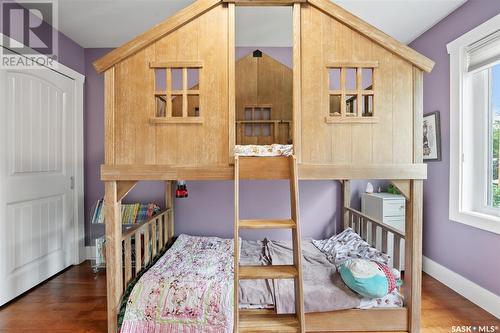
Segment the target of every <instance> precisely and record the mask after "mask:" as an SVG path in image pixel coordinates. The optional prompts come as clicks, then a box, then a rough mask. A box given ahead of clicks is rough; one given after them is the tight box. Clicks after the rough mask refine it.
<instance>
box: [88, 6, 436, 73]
mask: <svg viewBox="0 0 500 333" xmlns="http://www.w3.org/2000/svg"><path fill="white" fill-rule="evenodd" d="M228 2H230V3H236V4H242V5H244V4H247V5H256V6H262V5H289V4H293V3H309V4H310V5H312V6H314V7H316V8H318V9H320V10H321V11H323V12H325V13H326V14H328V15H330V16H332V17H333V18H335V19H336V20H338V21H340V22H342V23H343V24H345V25H346V26H348V27H350V28H351V29H353V30H356V31H357V32H358V33H360V34H362V35H364V36H365V37H367V38H369V39H371V40H372V41H373V42H375V43H377V44H379V45H381V46H382V47H384V48H386V49H387V50H389V51H391V52H393V53H394V54H397V55H399V56H400V57H401V58H403V59H405V60H406V61H408V62H410V63H412V64H414V65H415V66H416V67H418V68H420V69H422V70H424V71H426V72H430V71H431V70H432V68H433V67H434V62H433V61H432V60H430V59H429V58H427V57H425V56H424V55H422V54H420V53H418V52H417V51H415V50H413V49H412V48H410V47H408V46H406V45H405V44H403V43H401V42H399V41H397V40H396V39H394V38H392V37H391V36H389V35H387V34H385V33H383V32H382V31H380V30H378V29H377V28H375V27H374V26H372V25H370V24H368V23H366V22H365V21H363V20H362V19H360V18H359V17H357V16H355V15H353V14H351V13H350V12H348V11H347V10H345V9H343V8H342V7H340V6H338V5H335V4H334V3H332V2H331V1H330V0H197V1H196V2H194V3H192V4H191V5H189V6H187V7H186V8H184V9H182V10H181V11H179V12H177V13H176V14H174V15H173V16H171V17H169V18H167V19H166V20H165V21H163V22H161V23H159V24H157V25H156V26H154V27H153V28H151V29H150V30H148V31H146V32H145V33H143V34H141V35H139V36H137V37H136V38H134V39H132V40H131V41H129V42H128V43H126V44H124V45H122V46H120V47H118V48H116V49H114V50H113V51H111V52H109V53H108V54H106V55H105V56H104V57H102V58H100V59H98V60H96V61H95V62H94V67H95V69H96V70H97V72H99V73H101V72H104V71H105V70H107V69H109V68H111V67H112V66H114V65H115V64H117V63H119V62H121V61H122V60H124V59H126V58H128V57H129V56H131V55H133V54H135V53H136V52H138V51H140V50H142V49H143V48H145V47H147V46H149V45H150V44H152V43H154V42H156V41H157V40H159V39H161V38H162V37H164V36H166V35H168V34H170V33H171V32H173V31H175V30H177V29H178V28H180V27H181V26H183V25H185V24H187V23H188V22H190V21H191V20H193V19H195V18H197V17H198V16H200V15H202V14H203V13H205V12H207V11H209V10H210V9H212V8H214V7H215V6H217V5H219V4H221V3H228Z"/></svg>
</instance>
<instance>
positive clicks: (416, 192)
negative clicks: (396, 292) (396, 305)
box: [404, 180, 423, 333]
mask: <svg viewBox="0 0 500 333" xmlns="http://www.w3.org/2000/svg"><path fill="white" fill-rule="evenodd" d="M422 194H423V181H422V180H412V181H411V199H410V201H409V204H408V205H407V208H406V229H405V236H406V240H405V276H404V278H405V288H404V291H405V300H406V306H407V308H408V331H409V332H412V333H416V332H420V317H421V316H420V311H421V309H420V307H421V297H422Z"/></svg>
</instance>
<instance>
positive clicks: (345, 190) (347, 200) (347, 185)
mask: <svg viewBox="0 0 500 333" xmlns="http://www.w3.org/2000/svg"><path fill="white" fill-rule="evenodd" d="M342 195H343V198H344V199H343V206H342V210H343V211H344V230H345V229H347V228H349V211H348V210H347V209H345V208H344V207H351V181H350V180H344V181H342Z"/></svg>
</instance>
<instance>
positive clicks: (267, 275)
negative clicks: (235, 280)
mask: <svg viewBox="0 0 500 333" xmlns="http://www.w3.org/2000/svg"><path fill="white" fill-rule="evenodd" d="M238 276H239V279H240V280H245V279H292V278H294V277H296V276H298V272H297V268H295V266H292V265H269V266H240V268H239V274H238Z"/></svg>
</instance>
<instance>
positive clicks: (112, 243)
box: [104, 181, 123, 333]
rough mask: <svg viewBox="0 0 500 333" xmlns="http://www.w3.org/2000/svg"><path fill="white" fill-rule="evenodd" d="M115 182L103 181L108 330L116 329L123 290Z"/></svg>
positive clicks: (119, 223)
mask: <svg viewBox="0 0 500 333" xmlns="http://www.w3.org/2000/svg"><path fill="white" fill-rule="evenodd" d="M117 188H118V186H117V182H116V181H108V182H106V183H105V194H104V218H105V221H106V281H107V300H108V332H110V333H114V332H116V331H117V320H118V318H117V314H118V306H119V304H120V297H121V295H122V291H123V275H122V222H121V202H120V200H118V191H117Z"/></svg>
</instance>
